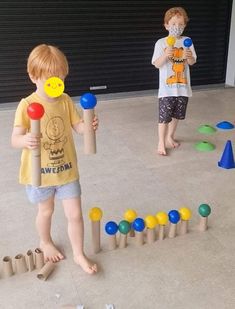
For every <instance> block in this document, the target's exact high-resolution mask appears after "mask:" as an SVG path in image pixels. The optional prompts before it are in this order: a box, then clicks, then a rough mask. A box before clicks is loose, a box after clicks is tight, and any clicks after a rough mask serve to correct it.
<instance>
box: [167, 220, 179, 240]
mask: <svg viewBox="0 0 235 309" xmlns="http://www.w3.org/2000/svg"><path fill="white" fill-rule="evenodd" d="M176 227H177V224H174V223H170V226H169V234H168V237H169V238H174V237H175V236H176Z"/></svg>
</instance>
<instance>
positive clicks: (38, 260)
mask: <svg viewBox="0 0 235 309" xmlns="http://www.w3.org/2000/svg"><path fill="white" fill-rule="evenodd" d="M34 256H35V268H36V269H41V268H42V267H43V265H44V254H43V252H42V250H41V249H40V248H36V249H35V251H34Z"/></svg>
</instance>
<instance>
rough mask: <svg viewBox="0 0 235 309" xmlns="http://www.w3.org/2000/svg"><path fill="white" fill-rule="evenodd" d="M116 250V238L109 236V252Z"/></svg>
mask: <svg viewBox="0 0 235 309" xmlns="http://www.w3.org/2000/svg"><path fill="white" fill-rule="evenodd" d="M116 248H117V238H116V234H115V235H110V236H109V250H115V249H116Z"/></svg>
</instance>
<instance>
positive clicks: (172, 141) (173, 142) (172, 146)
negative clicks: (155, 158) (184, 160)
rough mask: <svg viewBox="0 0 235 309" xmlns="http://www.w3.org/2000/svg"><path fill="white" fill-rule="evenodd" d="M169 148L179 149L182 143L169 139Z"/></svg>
mask: <svg viewBox="0 0 235 309" xmlns="http://www.w3.org/2000/svg"><path fill="white" fill-rule="evenodd" d="M167 146H168V147H170V148H177V147H179V146H180V143H179V142H178V141H176V140H174V139H173V138H170V137H169V138H168V139H167Z"/></svg>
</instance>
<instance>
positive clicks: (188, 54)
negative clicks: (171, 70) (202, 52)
mask: <svg viewBox="0 0 235 309" xmlns="http://www.w3.org/2000/svg"><path fill="white" fill-rule="evenodd" d="M192 57H193V54H192V52H191V50H190V49H189V48H187V49H186V50H185V51H184V59H186V60H188V59H191V58H192Z"/></svg>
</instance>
